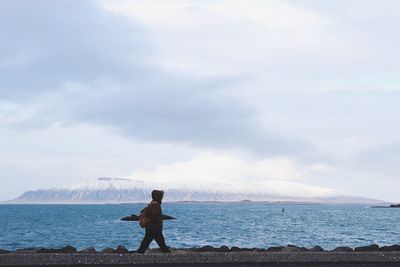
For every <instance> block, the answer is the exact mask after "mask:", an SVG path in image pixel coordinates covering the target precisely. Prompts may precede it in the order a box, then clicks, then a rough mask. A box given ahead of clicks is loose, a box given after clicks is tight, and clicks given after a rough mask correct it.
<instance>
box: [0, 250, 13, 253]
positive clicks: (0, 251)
mask: <svg viewBox="0 0 400 267" xmlns="http://www.w3.org/2000/svg"><path fill="white" fill-rule="evenodd" d="M10 252H11V251H9V250H5V249H0V254H5V253H10Z"/></svg>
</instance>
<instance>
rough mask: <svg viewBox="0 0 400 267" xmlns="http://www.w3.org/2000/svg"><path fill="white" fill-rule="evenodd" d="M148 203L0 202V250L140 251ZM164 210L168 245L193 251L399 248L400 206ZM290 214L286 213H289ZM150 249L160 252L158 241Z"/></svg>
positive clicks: (243, 206) (215, 206)
mask: <svg viewBox="0 0 400 267" xmlns="http://www.w3.org/2000/svg"><path fill="white" fill-rule="evenodd" d="M144 205H145V204H110V205H0V248H2V249H7V250H17V249H21V248H27V247H45V248H59V247H63V246H66V245H71V246H74V247H76V248H77V249H83V248H86V247H95V248H96V249H97V250H101V249H103V248H105V247H116V246H118V245H123V246H125V247H127V248H128V249H130V250H134V249H136V248H137V247H138V246H139V244H140V241H141V240H142V238H143V236H144V230H143V229H142V228H140V226H139V224H138V222H126V221H121V220H120V219H121V218H122V217H124V216H128V215H131V214H138V213H139V212H140V210H141V209H142V208H143V207H144ZM162 208H163V213H164V214H166V215H171V216H173V217H175V218H176V219H175V220H167V221H164V236H165V238H166V242H167V245H168V246H170V247H174V248H191V247H201V246H205V245H211V246H214V247H220V246H222V245H226V246H229V247H232V246H237V247H243V248H254V247H258V248H268V247H271V246H285V245H288V244H293V245H296V246H304V247H309V248H310V247H313V246H315V245H320V246H322V247H323V248H325V249H333V248H335V247H338V246H351V247H356V246H363V245H368V244H372V243H375V244H378V245H381V246H383V245H393V244H399V243H400V209H395V208H393V209H386V208H371V207H368V206H349V205H287V204H285V205H270V204H168V203H165V204H163V205H162ZM283 209H284V212H283ZM151 247H157V245H156V244H155V242H153V243H152V245H151Z"/></svg>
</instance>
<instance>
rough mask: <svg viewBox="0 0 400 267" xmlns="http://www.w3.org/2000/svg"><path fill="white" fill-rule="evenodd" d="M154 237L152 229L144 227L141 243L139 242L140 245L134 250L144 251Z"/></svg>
mask: <svg viewBox="0 0 400 267" xmlns="http://www.w3.org/2000/svg"><path fill="white" fill-rule="evenodd" d="M153 239H154V234H153V232H152V231H150V230H148V229H146V234H145V236H144V238H143V240H142V243H141V244H140V247H139V249H138V250H136V252H138V253H142V254H143V253H144V252H145V251H146V250H147V249H148V248H149V246H150V243H151V241H153Z"/></svg>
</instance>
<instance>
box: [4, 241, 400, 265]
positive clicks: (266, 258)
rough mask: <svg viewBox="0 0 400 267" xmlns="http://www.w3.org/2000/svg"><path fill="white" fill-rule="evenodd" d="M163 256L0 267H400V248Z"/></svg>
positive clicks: (207, 250) (58, 253)
mask: <svg viewBox="0 0 400 267" xmlns="http://www.w3.org/2000/svg"><path fill="white" fill-rule="evenodd" d="M171 251H172V253H161V252H160V250H159V249H151V250H148V251H146V253H145V254H137V253H134V251H129V250H128V249H127V248H125V247H123V246H118V247H117V248H115V249H114V248H105V249H103V250H102V251H100V252H97V251H96V249H94V248H86V249H83V250H81V251H77V250H76V248H74V247H72V246H66V247H63V248H56V249H51V248H50V249H49V248H26V249H20V250H16V251H6V250H1V249H0V267H5V266H47V267H49V266H57V267H72V266H73V267H80V266H86V267H88V266H90V267H92V266H97V267H100V266H116V267H117V266H118V267H122V266H124V267H125V266H166V267H167V266H168V267H172V266H180V267H183V266H196V267H197V266H199V267H200V266H201V267H208V266H213V267H215V266H222V267H224V266H241V267H248V266H249V267H250V266H251V267H255V266H269V267H300V266H307V267H333V266H341V267H392V266H393V267H394V266H400V245H392V246H383V247H379V246H378V245H375V244H373V245H369V246H364V247H356V248H354V249H353V248H350V247H338V248H335V249H334V250H332V251H326V250H324V249H323V248H322V247H320V246H314V247H313V248H311V249H307V248H304V247H297V246H294V245H288V246H285V247H283V246H282V247H270V248H267V249H263V248H238V247H230V248H229V247H227V246H222V247H219V248H214V247H211V246H203V247H198V248H183V249H173V248H171Z"/></svg>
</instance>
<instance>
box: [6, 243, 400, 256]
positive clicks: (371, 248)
mask: <svg viewBox="0 0 400 267" xmlns="http://www.w3.org/2000/svg"><path fill="white" fill-rule="evenodd" d="M171 250H172V252H173V254H176V253H178V254H179V253H184V254H188V253H190V254H196V253H201V252H212V253H240V252H256V253H271V252H274V253H276V252H278V253H310V252H318V253H322V252H324V253H335V252H340V253H351V252H398V253H400V245H398V244H395V245H390V246H382V247H380V246H379V245H377V244H371V245H367V246H361V247H355V248H352V247H348V246H340V247H337V248H335V249H332V250H326V249H324V248H322V247H321V246H318V245H317V246H314V247H312V248H306V247H298V246H295V245H291V244H289V245H287V246H276V247H269V248H239V247H236V246H232V247H228V246H221V247H213V246H209V245H207V246H201V247H193V248H171ZM133 252H134V251H129V250H128V249H127V248H126V247H124V246H122V245H119V246H117V247H116V248H111V247H106V248H104V249H102V250H96V249H95V248H94V247H88V248H84V249H82V250H77V249H76V248H75V247H73V246H65V247H62V248H43V247H29V248H22V249H17V250H15V251H9V250H5V249H1V248H0V255H4V254H50V253H57V254H81V253H91V254H99V253H108V254H113V253H114V254H129V253H133ZM146 254H163V253H161V252H160V250H159V249H158V248H155V249H148V251H146Z"/></svg>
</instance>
